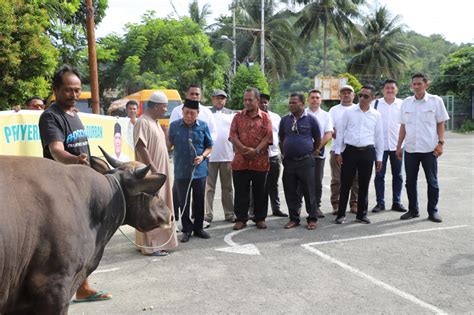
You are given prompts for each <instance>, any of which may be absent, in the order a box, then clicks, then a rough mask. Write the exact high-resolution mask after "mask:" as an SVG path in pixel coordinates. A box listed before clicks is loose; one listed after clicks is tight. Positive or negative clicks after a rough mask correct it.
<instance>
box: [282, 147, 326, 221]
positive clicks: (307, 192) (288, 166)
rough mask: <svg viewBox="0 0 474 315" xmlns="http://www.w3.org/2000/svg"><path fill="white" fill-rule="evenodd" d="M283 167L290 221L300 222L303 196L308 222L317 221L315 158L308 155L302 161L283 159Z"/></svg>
mask: <svg viewBox="0 0 474 315" xmlns="http://www.w3.org/2000/svg"><path fill="white" fill-rule="evenodd" d="M283 167H284V168H283V189H284V191H285V199H286V203H287V205H288V212H289V215H290V220H291V221H295V222H299V221H300V211H301V195H303V196H304V201H305V204H306V212H308V218H307V221H308V222H310V221H317V220H318V218H317V217H316V193H315V183H314V158H313V156H311V155H308V157H307V158H306V159H303V160H300V161H293V160H290V159H283ZM298 190H299V191H298Z"/></svg>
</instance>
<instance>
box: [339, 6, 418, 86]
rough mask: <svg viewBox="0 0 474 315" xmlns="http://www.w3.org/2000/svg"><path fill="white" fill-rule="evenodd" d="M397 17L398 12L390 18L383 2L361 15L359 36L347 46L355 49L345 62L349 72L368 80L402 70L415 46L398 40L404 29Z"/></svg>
mask: <svg viewBox="0 0 474 315" xmlns="http://www.w3.org/2000/svg"><path fill="white" fill-rule="evenodd" d="M399 21H400V16H399V15H396V16H395V17H394V18H391V16H390V12H389V11H388V9H387V8H386V7H385V6H384V7H380V8H378V9H375V12H374V14H373V15H371V16H368V17H365V18H364V24H363V26H362V37H361V40H360V41H359V42H357V43H355V44H353V45H352V46H351V47H350V48H349V49H350V51H352V52H354V53H355V55H354V56H353V57H352V58H351V60H350V61H349V64H348V70H349V72H351V73H353V74H355V75H359V76H365V77H366V78H367V81H369V82H374V81H376V80H377V79H379V78H380V77H383V76H385V77H392V78H397V77H398V76H399V75H400V74H401V71H402V69H403V68H404V66H405V64H406V62H405V61H406V58H407V57H408V56H410V55H411V54H413V53H415V52H416V48H415V47H413V46H412V45H410V44H406V43H404V42H403V41H402V40H401V38H402V36H403V34H404V33H403V24H399Z"/></svg>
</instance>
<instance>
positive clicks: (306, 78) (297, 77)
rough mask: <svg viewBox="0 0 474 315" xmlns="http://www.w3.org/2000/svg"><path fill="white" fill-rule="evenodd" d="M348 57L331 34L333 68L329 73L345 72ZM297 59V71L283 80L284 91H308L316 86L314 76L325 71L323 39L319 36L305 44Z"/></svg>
mask: <svg viewBox="0 0 474 315" xmlns="http://www.w3.org/2000/svg"><path fill="white" fill-rule="evenodd" d="M348 58H349V57H348V56H347V55H346V54H344V51H343V49H342V48H341V45H340V43H339V41H338V40H337V38H336V37H335V36H332V35H330V36H329V38H328V60H327V63H328V68H329V69H331V70H330V71H329V73H328V75H332V76H334V75H337V74H338V73H341V72H344V71H345V70H346V66H347V60H348ZM296 59H297V62H296V66H295V71H293V73H292V75H291V76H290V77H289V78H288V79H286V80H282V81H281V84H280V89H281V90H282V92H287V93H288V92H294V91H308V90H310V89H312V88H313V87H314V77H315V76H320V75H322V73H323V70H322V69H323V40H322V39H321V38H317V39H315V40H313V41H311V42H310V43H309V44H308V45H305V46H304V47H303V51H302V53H301V54H300V55H299V56H298V57H297V58H296Z"/></svg>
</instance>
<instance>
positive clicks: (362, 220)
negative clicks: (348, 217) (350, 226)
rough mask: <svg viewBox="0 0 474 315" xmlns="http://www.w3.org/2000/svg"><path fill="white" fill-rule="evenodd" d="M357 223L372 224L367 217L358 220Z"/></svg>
mask: <svg viewBox="0 0 474 315" xmlns="http://www.w3.org/2000/svg"><path fill="white" fill-rule="evenodd" d="M356 221H357V222H359V223H364V224H370V220H369V218H367V216H364V217H362V218H356Z"/></svg>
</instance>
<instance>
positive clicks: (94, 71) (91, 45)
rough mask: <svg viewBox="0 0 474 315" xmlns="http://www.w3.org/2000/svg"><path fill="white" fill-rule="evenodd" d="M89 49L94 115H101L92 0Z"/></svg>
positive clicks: (88, 18) (88, 20)
mask: <svg viewBox="0 0 474 315" xmlns="http://www.w3.org/2000/svg"><path fill="white" fill-rule="evenodd" d="M86 25H87V47H88V51H89V73H90V79H91V94H92V99H91V107H92V113H94V114H100V106H99V76H98V73H97V55H96V50H95V25H94V6H93V5H92V0H86Z"/></svg>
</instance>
